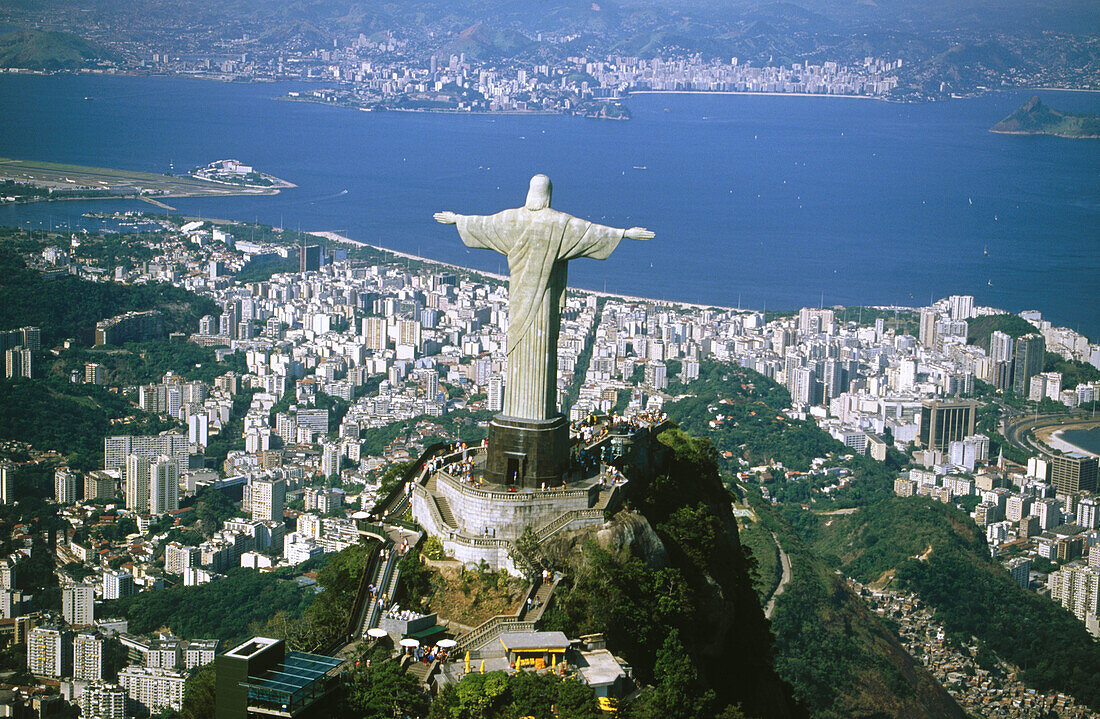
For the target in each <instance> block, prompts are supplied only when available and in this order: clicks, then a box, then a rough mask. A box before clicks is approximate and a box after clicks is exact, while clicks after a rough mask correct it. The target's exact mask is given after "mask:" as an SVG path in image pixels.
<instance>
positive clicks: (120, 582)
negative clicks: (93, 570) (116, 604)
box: [103, 571, 134, 599]
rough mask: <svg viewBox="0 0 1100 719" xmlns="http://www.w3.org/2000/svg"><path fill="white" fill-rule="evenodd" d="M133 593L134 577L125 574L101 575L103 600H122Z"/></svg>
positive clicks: (109, 573)
mask: <svg viewBox="0 0 1100 719" xmlns="http://www.w3.org/2000/svg"><path fill="white" fill-rule="evenodd" d="M133 593H134V577H133V576H132V575H130V574H128V573H127V572H110V571H108V572H104V573H103V598H104V599H122V598H123V597H128V596H130V595H131V594H133Z"/></svg>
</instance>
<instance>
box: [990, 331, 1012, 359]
mask: <svg viewBox="0 0 1100 719" xmlns="http://www.w3.org/2000/svg"><path fill="white" fill-rule="evenodd" d="M989 359H991V360H992V361H994V362H1010V361H1011V360H1012V337H1011V335H1008V334H1005V333H1004V332H1001V331H1000V330H997V331H995V332H993V334H991V335H990V336H989Z"/></svg>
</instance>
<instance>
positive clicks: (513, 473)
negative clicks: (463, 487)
mask: <svg viewBox="0 0 1100 719" xmlns="http://www.w3.org/2000/svg"><path fill="white" fill-rule="evenodd" d="M568 463H569V420H567V419H566V418H565V417H554V418H552V419H546V420H531V419H520V418H519V417H506V416H505V415H503V414H498V415H497V416H496V417H493V419H492V421H491V422H490V423H489V450H488V454H487V457H486V460H485V475H484V481H485V482H487V483H490V484H496V485H504V486H514V487H517V488H518V487H525V488H528V489H539V488H541V487H542V485H543V484H544V483H545V484H546V486H547V487H550V486H555V485H557V484H559V483H560V482H561V478H562V475H563V474H565V471H566V470H567V469H568Z"/></svg>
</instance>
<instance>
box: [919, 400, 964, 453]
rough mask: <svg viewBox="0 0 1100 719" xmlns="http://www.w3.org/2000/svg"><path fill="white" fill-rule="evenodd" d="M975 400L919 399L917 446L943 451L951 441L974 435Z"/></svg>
mask: <svg viewBox="0 0 1100 719" xmlns="http://www.w3.org/2000/svg"><path fill="white" fill-rule="evenodd" d="M977 414H978V402H977V400H972V399H956V400H939V399H926V400H924V401H922V402H921V412H920V435H919V436H918V440H919V443H920V446H922V447H924V448H925V449H935V450H939V451H941V452H943V451H946V450H947V448H948V446H949V445H950V444H951V442H956V441H959V440H961V439H963V438H964V437H969V436H970V435H972V434H974V426H975V422H976V420H977Z"/></svg>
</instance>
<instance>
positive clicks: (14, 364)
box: [4, 347, 34, 379]
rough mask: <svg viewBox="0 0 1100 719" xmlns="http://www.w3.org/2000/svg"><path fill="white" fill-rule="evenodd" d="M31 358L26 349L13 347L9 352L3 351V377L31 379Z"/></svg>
mask: <svg viewBox="0 0 1100 719" xmlns="http://www.w3.org/2000/svg"><path fill="white" fill-rule="evenodd" d="M33 357H34V355H33V354H32V353H31V351H30V350H29V349H27V348H26V347H13V348H12V349H10V350H4V376H5V377H6V378H8V379H11V378H12V377H33V376H34V368H33V366H32V362H33Z"/></svg>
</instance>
